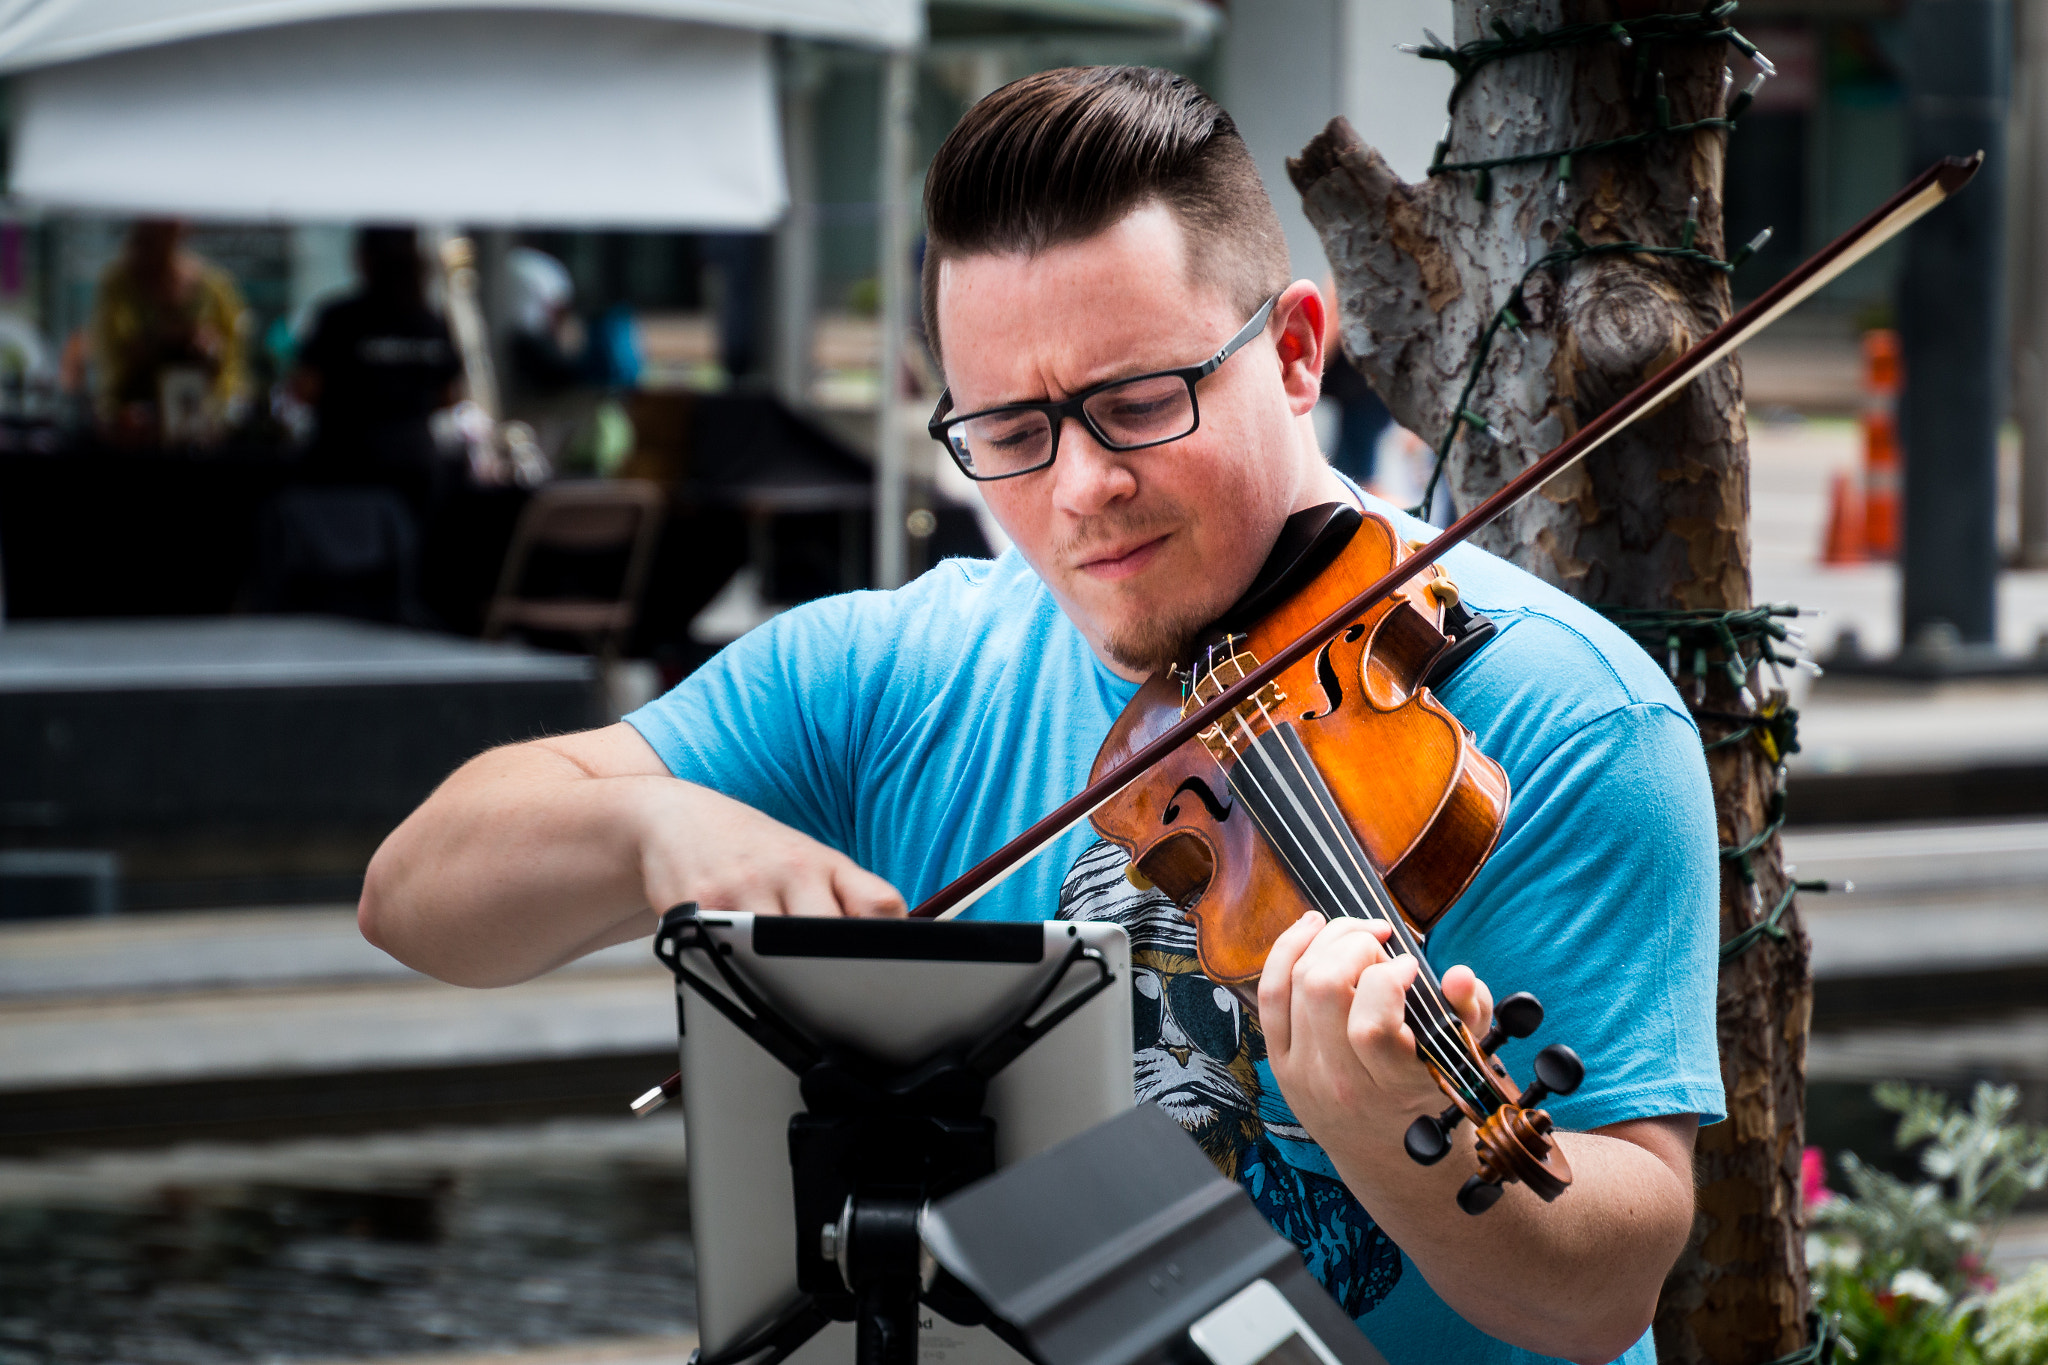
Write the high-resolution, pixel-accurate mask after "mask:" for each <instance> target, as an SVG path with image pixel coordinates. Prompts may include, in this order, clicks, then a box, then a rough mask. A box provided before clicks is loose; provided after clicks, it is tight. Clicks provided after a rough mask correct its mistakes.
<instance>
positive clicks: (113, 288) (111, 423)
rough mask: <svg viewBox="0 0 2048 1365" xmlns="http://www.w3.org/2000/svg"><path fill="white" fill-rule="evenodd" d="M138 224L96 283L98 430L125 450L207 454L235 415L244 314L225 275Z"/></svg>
mask: <svg viewBox="0 0 2048 1365" xmlns="http://www.w3.org/2000/svg"><path fill="white" fill-rule="evenodd" d="M184 236H185V225H184V224H183V223H181V222H178V221H176V220H175V219H168V218H144V219H141V220H138V221H137V222H136V223H135V224H134V225H133V226H132V227H130V228H129V230H128V240H127V242H126V244H125V246H124V247H123V249H122V252H121V255H120V256H119V257H117V258H116V259H115V261H114V263H113V264H112V265H110V266H108V267H107V269H106V273H105V274H103V275H101V276H100V287H99V295H98V297H97V298H96V299H95V300H94V301H93V315H92V323H91V332H90V345H89V349H90V352H91V356H92V360H93V364H94V367H95V369H96V371H97V373H98V380H99V382H98V385H97V392H96V395H95V397H96V400H97V401H96V405H95V406H96V408H97V414H98V418H99V422H100V426H101V429H102V430H103V431H104V432H105V433H106V435H107V436H108V438H109V439H111V440H113V441H115V442H116V443H117V444H120V445H123V446H130V447H134V446H146V445H153V444H157V443H162V444H165V445H207V444H211V443H213V442H215V441H217V440H218V439H219V438H220V435H221V433H222V432H223V431H224V430H225V429H226V428H227V427H228V426H229V425H231V424H232V423H233V422H234V421H236V420H237V419H238V417H239V415H240V412H239V410H240V407H241V404H242V399H243V395H244V393H245V391H246V389H247V385H248V370H247V364H246V359H245V356H244V350H245V346H244V341H245V339H246V338H245V337H244V335H243V334H244V332H245V330H246V326H247V324H246V310H245V309H244V307H243V304H242V296H241V294H240V293H239V292H238V291H237V290H236V288H235V283H234V280H233V279H232V278H230V276H229V275H228V273H227V272H226V271H225V270H222V269H221V268H220V267H219V266H216V265H214V264H212V263H211V262H209V261H206V260H203V259H201V258H200V257H199V256H198V255H196V254H195V253H193V252H191V251H189V250H187V249H186V248H185V245H184Z"/></svg>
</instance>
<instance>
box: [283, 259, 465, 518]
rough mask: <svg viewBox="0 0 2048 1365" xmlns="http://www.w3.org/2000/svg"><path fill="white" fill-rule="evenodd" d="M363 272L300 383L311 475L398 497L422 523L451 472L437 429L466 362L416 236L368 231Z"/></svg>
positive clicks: (316, 335) (308, 359) (327, 317)
mask: <svg viewBox="0 0 2048 1365" xmlns="http://www.w3.org/2000/svg"><path fill="white" fill-rule="evenodd" d="M356 269H357V271H358V273H359V274H360V275H361V277H362V285H361V287H360V288H359V289H357V290H356V292H355V293H353V294H350V295H349V296H348V297H346V298H344V299H341V300H339V301H338V302H335V303H331V304H329V305H328V306H327V307H326V308H324V309H322V310H321V312H320V315H319V317H318V318H317V319H315V321H314V323H313V329H312V333H311V335H309V336H308V338H307V340H306V344H305V345H304V346H303V347H301V348H300V350H299V356H298V368H297V370H296V371H295V372H294V373H293V375H292V391H293V393H294V394H295V395H296V396H297V397H298V398H299V400H300V401H302V402H304V403H306V404H308V405H309V406H311V407H312V409H313V414H314V422H315V429H314V435H313V447H312V452H311V455H310V457H309V463H310V465H311V472H312V473H313V474H314V476H315V477H316V478H320V479H323V480H326V481H329V482H335V483H360V484H381V485H384V486H386V487H389V488H392V489H394V490H396V491H397V492H399V493H400V494H402V495H403V496H404V498H405V500H406V502H407V503H409V504H410V505H411V507H412V510H413V512H414V514H415V516H417V517H420V518H422V519H424V517H425V516H426V513H427V512H428V510H429V509H430V508H431V507H432V505H433V504H434V503H435V502H436V501H438V499H439V495H440V493H441V492H442V491H444V486H445V485H446V483H447V482H448V480H449V479H450V477H451V476H452V472H453V465H452V464H451V463H450V462H448V461H445V460H443V459H441V458H440V451H439V447H438V446H437V444H436V442H435V439H434V434H433V429H432V425H431V422H432V418H433V415H434V413H435V412H437V411H439V410H440V409H442V408H445V407H448V406H450V405H452V404H453V403H454V402H455V401H456V398H457V397H458V388H459V384H460V380H461V378H462V361H461V357H460V356H458V355H457V353H456V350H455V342H454V340H453V338H452V337H450V335H449V332H448V324H447V323H446V322H445V321H443V320H442V318H441V315H440V314H438V313H436V312H435V311H434V310H433V309H432V308H430V307H428V306H427V297H426V287H425V281H424V268H423V264H422V262H421V259H420V252H419V238H418V234H417V233H416V232H415V231H414V230H413V229H412V228H409V227H367V228H364V229H363V230H362V232H361V233H360V234H359V235H358V236H357V238H356Z"/></svg>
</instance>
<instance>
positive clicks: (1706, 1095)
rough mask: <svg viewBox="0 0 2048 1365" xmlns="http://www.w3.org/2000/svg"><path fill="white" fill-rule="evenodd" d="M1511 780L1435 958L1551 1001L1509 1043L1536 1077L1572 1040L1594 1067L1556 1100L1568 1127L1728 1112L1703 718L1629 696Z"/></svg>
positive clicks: (1498, 988)
mask: <svg viewBox="0 0 2048 1365" xmlns="http://www.w3.org/2000/svg"><path fill="white" fill-rule="evenodd" d="M1517 787H1518V791H1517V792H1516V795H1515V800H1514V802H1513V805H1512V807H1511V811H1510V815H1509V820H1508V824H1507V826H1506V828H1505V829H1503V830H1502V833H1501V838H1500V843H1499V845H1498V846H1497V848H1496V849H1495V851H1494V854H1493V856H1492V857H1491V858H1489V859H1488V860H1487V862H1486V864H1485V865H1484V866H1483V867H1482V868H1481V869H1480V872H1479V875H1478V876H1477V877H1476V878H1475V879H1474V880H1473V884H1472V886H1471V887H1470V888H1469V889H1468V890H1467V891H1466V892H1465V894H1464V896H1463V897H1461V898H1460V899H1459V901H1458V902H1457V903H1456V904H1455V905H1453V906H1452V907H1451V909H1450V911H1449V912H1448V913H1447V914H1446V915H1445V917H1444V919H1443V920H1442V921H1441V922H1440V923H1439V924H1438V925H1437V927H1436V930H1435V932H1433V933H1432V934H1431V935H1430V939H1429V945H1428V949H1427V951H1428V954H1429V958H1430V961H1431V962H1432V964H1434V965H1435V966H1436V967H1437V969H1438V970H1439V971H1442V970H1443V969H1445V968H1447V967H1449V966H1451V965H1453V964H1455V963H1461V962H1462V963H1464V964H1466V965H1467V966H1469V967H1471V968H1472V970H1473V971H1475V972H1477V973H1478V974H1479V977H1480V979H1481V980H1482V981H1484V982H1486V984H1487V985H1488V987H1489V988H1491V990H1492V991H1493V994H1494V998H1495V999H1499V998H1501V997H1503V996H1506V995H1509V994H1511V993H1513V992H1515V991H1522V990H1526V991H1530V992H1532V993H1533V994H1535V995H1536V996H1537V997H1538V998H1539V999H1540V1000H1541V1001H1542V1002H1543V1006H1544V1021H1543V1026H1542V1028H1540V1029H1539V1030H1537V1032H1536V1035H1535V1036H1534V1037H1532V1038H1527V1039H1521V1040H1517V1041H1514V1042H1510V1043H1508V1044H1507V1045H1506V1046H1505V1047H1503V1048H1502V1049H1501V1054H1500V1055H1501V1057H1502V1059H1503V1060H1504V1061H1505V1062H1506V1063H1507V1065H1508V1069H1509V1072H1510V1074H1512V1075H1514V1076H1515V1077H1516V1078H1517V1079H1518V1080H1520V1081H1522V1082H1524V1083H1526V1082H1527V1080H1528V1079H1529V1077H1530V1070H1529V1065H1530V1060H1531V1058H1533V1057H1534V1055H1535V1053H1536V1051H1537V1049H1539V1048H1541V1047H1544V1046H1546V1045H1548V1044H1550V1043H1564V1044H1566V1045H1568V1046H1569V1047H1571V1048H1572V1049H1573V1050H1574V1051H1575V1052H1577V1053H1578V1054H1579V1056H1580V1058H1581V1059H1582V1060H1583V1061H1584V1062H1585V1063H1586V1080H1585V1083H1584V1084H1583V1085H1582V1086H1580V1088H1579V1090H1578V1092H1577V1093H1576V1094H1573V1095H1571V1096H1569V1097H1565V1098H1553V1099H1551V1100H1547V1101H1545V1105H1544V1107H1545V1108H1547V1109H1549V1110H1550V1112H1551V1114H1552V1115H1553V1116H1554V1117H1555V1118H1556V1119H1557V1121H1558V1123H1559V1125H1560V1126H1562V1127H1565V1128H1572V1129H1580V1130H1584V1129H1589V1128H1598V1127H1600V1126H1602V1125H1604V1124H1610V1123H1617V1122H1620V1121H1622V1120H1625V1119H1634V1118H1650V1117H1655V1116H1659V1115H1669V1114H1698V1115H1700V1116H1701V1119H1702V1121H1703V1122H1712V1121H1714V1120H1716V1119H1719V1118H1721V1117H1722V1116H1723V1108H1722V1094H1721V1071H1720V1063H1719V1059H1718V1049H1717V1044H1716V1036H1715V1018H1714V1009H1715V990H1716V981H1717V976H1718V968H1719V955H1718V947H1717V942H1716V940H1717V937H1718V932H1719V922H1720V921H1719V912H1718V895H1719V885H1720V879H1719V875H1718V867H1719V852H1718V850H1717V848H1716V846H1715V841H1716V834H1715V821H1714V807H1713V795H1712V791H1711V789H1710V787H1709V786H1708V782H1707V772H1706V762H1705V759H1704V756H1703V755H1702V754H1701V752H1700V744H1699V736H1698V733H1697V732H1696V731H1695V730H1694V729H1693V727H1692V725H1691V724H1690V722H1689V721H1688V720H1686V719H1685V718H1684V717H1682V716H1680V715H1678V714H1676V713H1675V712H1674V711H1673V710H1672V709H1671V708H1670V707H1669V706H1666V705H1663V704H1661V703H1657V702H1637V703H1635V704H1633V705H1628V706H1623V707H1620V708H1618V709H1616V710H1614V711H1611V712H1609V713H1608V714H1606V715H1604V716H1601V717H1600V718H1598V719H1597V720H1594V721H1593V722H1591V723H1590V724H1587V725H1583V726H1581V727H1579V728H1578V729H1576V730H1575V731H1573V732H1572V733H1571V734H1570V735H1568V736H1567V737H1566V738H1564V739H1563V740H1562V741H1561V742H1559V743H1558V744H1557V745H1556V746H1555V747H1554V748H1552V749H1551V750H1550V751H1549V752H1548V753H1547V754H1545V755H1543V756H1542V757H1541V758H1540V759H1538V760H1537V761H1536V762H1535V763H1534V764H1533V765H1532V766H1531V767H1530V768H1529V770H1528V771H1526V772H1525V773H1523V774H1522V775H1520V777H1519V778H1518V781H1517Z"/></svg>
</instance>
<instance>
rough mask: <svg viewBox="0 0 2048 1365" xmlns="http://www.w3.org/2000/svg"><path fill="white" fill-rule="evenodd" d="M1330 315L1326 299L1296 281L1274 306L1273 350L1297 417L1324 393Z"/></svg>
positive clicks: (1315, 289)
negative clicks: (1325, 344)
mask: <svg viewBox="0 0 2048 1365" xmlns="http://www.w3.org/2000/svg"><path fill="white" fill-rule="evenodd" d="M1327 318H1328V314H1327V313H1326V312H1325V310H1324V307H1323V296H1322V293H1321V291H1319V290H1318V289H1317V288H1316V287H1315V285H1313V284H1311V283H1309V281H1307V280H1296V281H1295V282H1294V283H1293V284H1290V285H1288V286H1287V288H1286V289H1285V290H1284V291H1283V292H1282V293H1281V295H1280V299H1279V301H1278V302H1277V303H1275V304H1274V305H1273V321H1272V322H1271V323H1270V324H1269V325H1270V326H1272V327H1274V328H1275V329H1277V330H1276V334H1275V336H1274V338H1273V349H1274V350H1275V351H1276V352H1277V353H1278V354H1279V356H1280V381H1281V383H1282V384H1283V385H1284V386H1285V387H1286V389H1287V405H1288V407H1290V408H1291V409H1293V411H1294V414H1295V416H1297V417H1299V416H1300V415H1301V414H1302V413H1304V412H1307V411H1309V410H1310V409H1311V408H1313V407H1315V405H1316V399H1318V398H1320V397H1321V396H1322V392H1323V356H1324V351H1323V329H1324V325H1325V323H1326V321H1327Z"/></svg>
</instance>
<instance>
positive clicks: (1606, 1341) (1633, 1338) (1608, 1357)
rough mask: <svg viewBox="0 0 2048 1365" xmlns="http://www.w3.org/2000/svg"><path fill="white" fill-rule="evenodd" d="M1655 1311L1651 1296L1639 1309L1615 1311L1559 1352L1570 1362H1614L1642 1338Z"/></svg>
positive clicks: (1606, 1364)
mask: <svg viewBox="0 0 2048 1365" xmlns="http://www.w3.org/2000/svg"><path fill="white" fill-rule="evenodd" d="M1656 1313H1657V1300H1656V1297H1655V1296H1654V1295H1653V1296H1652V1297H1651V1299H1650V1301H1649V1302H1648V1303H1647V1304H1645V1305H1643V1308H1642V1310H1641V1311H1640V1312H1638V1313H1634V1314H1626V1313H1624V1314H1616V1315H1615V1316H1614V1317H1613V1319H1612V1320H1611V1321H1608V1322H1604V1323H1601V1324H1599V1327H1598V1329H1597V1330H1593V1331H1588V1332H1585V1333H1584V1334H1583V1337H1582V1339H1581V1341H1580V1342H1579V1343H1578V1344H1577V1345H1575V1346H1574V1348H1573V1349H1572V1350H1570V1351H1567V1352H1563V1353H1562V1354H1563V1355H1564V1356H1565V1358H1566V1359H1567V1360H1570V1361H1571V1362H1573V1365H1613V1362H1614V1361H1617V1360H1619V1359H1621V1358H1622V1357H1623V1356H1624V1355H1627V1354H1628V1349H1629V1347H1631V1346H1633V1345H1635V1344H1636V1343H1637V1342H1638V1341H1641V1340H1642V1339H1643V1333H1645V1332H1647V1331H1649V1330H1650V1323H1651V1322H1652V1321H1653V1320H1654V1319H1655V1317H1656Z"/></svg>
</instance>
